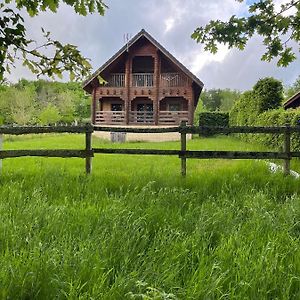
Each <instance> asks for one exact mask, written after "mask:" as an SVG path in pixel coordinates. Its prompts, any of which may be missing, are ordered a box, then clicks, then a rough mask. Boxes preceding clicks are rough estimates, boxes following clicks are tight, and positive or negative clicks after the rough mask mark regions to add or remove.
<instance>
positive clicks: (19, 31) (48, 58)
mask: <svg viewBox="0 0 300 300" xmlns="http://www.w3.org/2000/svg"><path fill="white" fill-rule="evenodd" d="M10 2H12V0H6V4H4V3H1V4H0V81H2V80H3V78H4V73H5V72H8V73H10V71H11V68H12V67H15V63H16V61H18V60H20V61H22V64H23V65H24V66H26V67H27V68H29V69H30V70H31V72H33V73H34V74H36V75H37V76H40V75H47V76H49V77H55V76H57V77H59V78H62V76H63V73H64V72H67V73H68V74H69V76H70V79H71V80H81V79H82V78H84V77H86V76H88V75H89V74H90V71H91V65H90V63H89V60H88V59H87V58H86V57H84V56H82V54H81V53H80V51H79V50H78V48H77V47H76V46H75V45H72V44H65V45H64V44H62V43H61V42H60V41H58V40H54V39H52V38H51V35H50V32H46V31H45V30H44V29H42V34H43V38H44V43H42V44H41V45H37V43H36V42H35V41H33V40H31V39H29V38H28V37H27V32H26V26H25V24H24V19H23V17H22V16H21V15H20V13H19V11H18V10H19V9H22V8H25V9H26V10H27V12H28V14H29V15H30V16H36V15H38V13H39V12H40V11H46V10H50V11H53V12H56V10H57V8H58V6H59V2H60V1H57V0H16V1H15V5H16V7H17V8H16V9H12V8H10V7H8V6H7V5H8V4H9V3H10ZM61 2H64V3H66V4H67V5H69V6H72V7H73V8H74V10H75V12H76V13H78V14H80V15H86V14H87V13H93V12H95V11H97V12H98V13H99V14H100V15H103V14H104V11H105V9H106V8H107V6H106V5H105V4H104V3H103V1H102V0H62V1H61ZM48 53H51V55H48Z"/></svg>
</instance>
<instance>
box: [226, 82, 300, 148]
mask: <svg viewBox="0 0 300 300" xmlns="http://www.w3.org/2000/svg"><path fill="white" fill-rule="evenodd" d="M282 99H283V87H282V83H281V82H280V81H278V80H276V79H274V78H264V79H260V80H259V81H258V82H257V83H256V84H255V85H254V87H253V89H252V90H251V91H247V92H245V93H243V95H242V96H241V97H240V99H239V100H238V101H237V102H236V103H235V105H234V107H233V109H232V110H231V112H230V115H229V123H230V125H232V126H284V125H286V124H290V125H291V126H295V125H299V122H298V121H299V120H300V111H298V110H288V111H285V110H283V108H281V101H282ZM238 136H239V137H242V138H243V139H244V140H247V141H249V142H260V143H262V144H264V145H266V146H268V147H271V148H275V149H280V148H282V145H283V135H282V134H278V135H275V134H239V135H238ZM291 148H292V150H294V151H297V150H300V135H299V134H292V137H291Z"/></svg>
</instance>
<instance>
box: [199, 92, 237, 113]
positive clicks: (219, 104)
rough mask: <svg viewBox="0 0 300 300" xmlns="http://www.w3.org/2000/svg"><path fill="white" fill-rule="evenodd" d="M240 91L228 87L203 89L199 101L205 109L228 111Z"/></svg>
mask: <svg viewBox="0 0 300 300" xmlns="http://www.w3.org/2000/svg"><path fill="white" fill-rule="evenodd" d="M240 95H241V93H240V92H239V91H236V90H230V89H211V90H204V91H203V92H202V93H201V96H200V102H201V103H202V105H203V108H204V110H206V111H230V109H231V108H232V106H233V105H234V103H235V101H236V100H237V99H238V98H239V96H240Z"/></svg>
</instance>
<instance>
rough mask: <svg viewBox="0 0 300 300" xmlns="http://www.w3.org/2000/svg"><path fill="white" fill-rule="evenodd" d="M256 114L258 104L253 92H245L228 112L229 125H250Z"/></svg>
mask: <svg viewBox="0 0 300 300" xmlns="http://www.w3.org/2000/svg"><path fill="white" fill-rule="evenodd" d="M257 112H258V103H257V101H256V98H255V95H254V93H253V91H246V92H244V93H243V94H242V96H241V97H240V99H239V100H238V101H237V102H236V103H235V105H234V106H233V108H232V110H231V111H230V114H229V116H230V118H229V121H230V125H236V126H243V125H252V124H253V123H254V122H255V119H256V114H257Z"/></svg>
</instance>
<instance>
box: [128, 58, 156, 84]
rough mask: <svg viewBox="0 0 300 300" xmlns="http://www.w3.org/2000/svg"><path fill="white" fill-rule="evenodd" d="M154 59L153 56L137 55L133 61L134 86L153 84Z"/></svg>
mask: <svg viewBox="0 0 300 300" xmlns="http://www.w3.org/2000/svg"><path fill="white" fill-rule="evenodd" d="M153 73H154V59H153V57H152V56H135V57H134V58H133V61H132V86H134V87H150V86H153Z"/></svg>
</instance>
